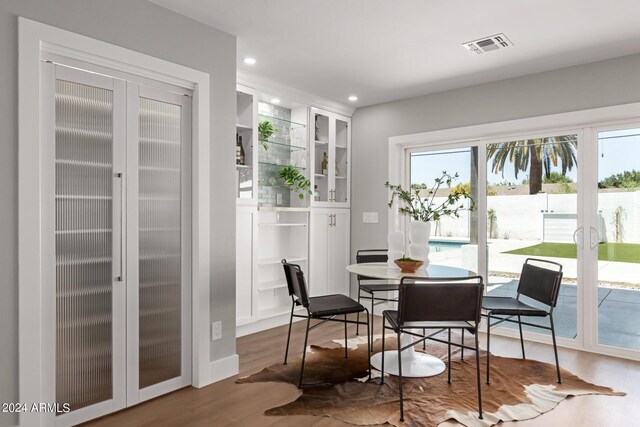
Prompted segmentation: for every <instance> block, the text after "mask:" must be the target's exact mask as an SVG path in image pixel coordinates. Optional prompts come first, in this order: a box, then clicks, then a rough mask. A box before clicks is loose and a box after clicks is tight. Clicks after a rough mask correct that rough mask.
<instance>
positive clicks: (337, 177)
mask: <svg viewBox="0 0 640 427" xmlns="http://www.w3.org/2000/svg"><path fill="white" fill-rule="evenodd" d="M336 179H347V177H346V176H340V175H336Z"/></svg>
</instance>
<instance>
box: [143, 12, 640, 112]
mask: <svg viewBox="0 0 640 427" xmlns="http://www.w3.org/2000/svg"><path fill="white" fill-rule="evenodd" d="M151 1H153V2H154V3H156V4H158V5H161V6H164V7H167V8H169V9H171V10H173V11H175V12H178V13H181V14H183V15H186V16H189V17H191V18H193V19H196V20H198V21H201V22H204V23H206V24H208V25H210V26H212V27H215V28H217V29H220V30H222V31H225V32H228V33H230V34H233V35H235V36H236V37H237V40H238V47H237V49H238V55H237V62H238V68H239V69H243V70H246V71H249V72H251V73H253V74H257V75H259V76H262V77H265V78H268V79H271V80H275V81H277V82H280V83H283V84H286V85H288V86H291V87H294V88H297V89H301V90H304V91H307V92H310V93H313V94H315V95H319V96H322V97H325V98H328V99H331V100H335V101H338V102H341V103H346V104H348V103H349V102H348V101H347V97H348V96H349V95H351V94H355V95H357V96H358V97H359V100H358V101H357V102H356V103H355V106H356V107H362V106H366V105H371V104H377V103H381V102H385V101H391V100H396V99H402V98H409V97H413V96H418V95H423V94H428V93H434V92H441V91H444V90H448V89H454V88H459V87H464V86H470V85H474V84H479V83H485V82H490V81H496V80H502V79H505V78H510V77H516V76H522V75H526V74H532V73H537V72H541V71H547V70H552V69H557V68H564V67H568V66H571V65H577V64H584V63H587V62H593V61H598V60H602V59H607V58H613V57H617V56H623V55H628V54H632V53H637V52H640V25H639V24H638V16H640V1H639V0H485V1H482V2H478V1H469V0H151ZM497 33H504V34H506V36H507V37H508V38H509V39H510V40H511V41H512V42H513V44H514V45H515V46H514V47H510V48H507V49H504V50H498V51H494V52H489V53H485V54H482V55H477V54H474V53H471V52H469V51H467V50H466V49H464V48H463V47H462V43H464V42H467V41H471V40H475V39H479V38H483V37H486V36H491V35H494V34H497ZM246 56H251V57H255V58H256V60H257V61H258V62H257V64H255V65H253V66H248V65H245V64H244V63H243V62H242V59H243V58H244V57H246Z"/></svg>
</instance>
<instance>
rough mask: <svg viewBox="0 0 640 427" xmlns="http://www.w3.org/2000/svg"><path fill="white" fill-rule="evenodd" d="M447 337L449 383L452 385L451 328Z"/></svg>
mask: <svg viewBox="0 0 640 427" xmlns="http://www.w3.org/2000/svg"><path fill="white" fill-rule="evenodd" d="M447 335H448V339H447V365H449V373H448V374H447V375H448V378H447V382H448V383H449V384H451V328H449V329H447Z"/></svg>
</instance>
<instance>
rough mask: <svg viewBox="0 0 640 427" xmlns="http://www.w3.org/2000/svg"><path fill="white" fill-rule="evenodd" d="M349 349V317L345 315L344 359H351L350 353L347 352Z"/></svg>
mask: <svg viewBox="0 0 640 427" xmlns="http://www.w3.org/2000/svg"><path fill="white" fill-rule="evenodd" d="M348 348H349V346H348V345H347V315H346V314H345V315H344V357H345V358H347V357H349V353H348V352H347V349H348Z"/></svg>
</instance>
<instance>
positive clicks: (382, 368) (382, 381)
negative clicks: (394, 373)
mask: <svg viewBox="0 0 640 427" xmlns="http://www.w3.org/2000/svg"><path fill="white" fill-rule="evenodd" d="M386 326H387V325H386V318H385V317H384V313H383V314H382V364H381V365H382V366H381V367H380V384H384V331H385V330H386Z"/></svg>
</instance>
